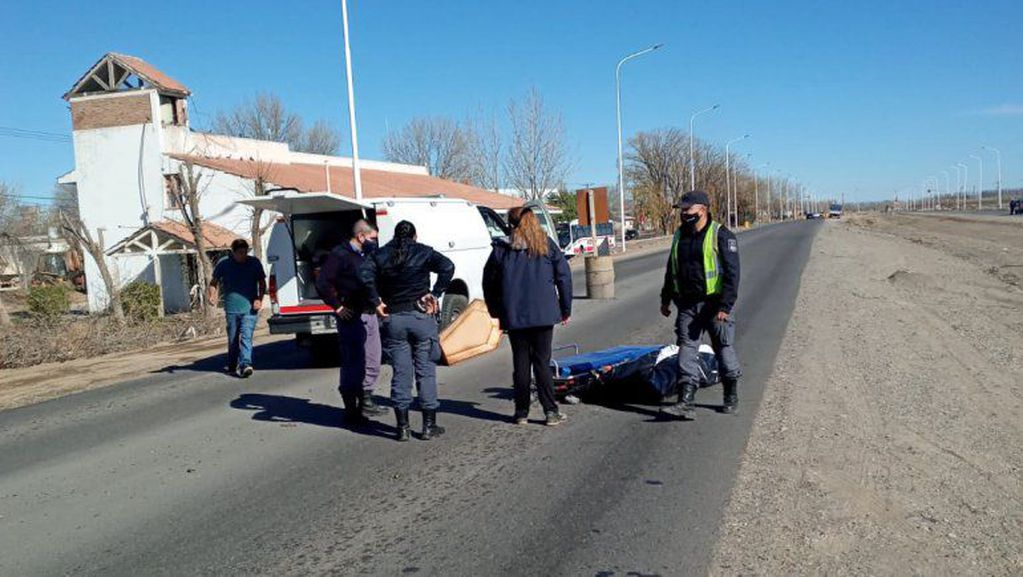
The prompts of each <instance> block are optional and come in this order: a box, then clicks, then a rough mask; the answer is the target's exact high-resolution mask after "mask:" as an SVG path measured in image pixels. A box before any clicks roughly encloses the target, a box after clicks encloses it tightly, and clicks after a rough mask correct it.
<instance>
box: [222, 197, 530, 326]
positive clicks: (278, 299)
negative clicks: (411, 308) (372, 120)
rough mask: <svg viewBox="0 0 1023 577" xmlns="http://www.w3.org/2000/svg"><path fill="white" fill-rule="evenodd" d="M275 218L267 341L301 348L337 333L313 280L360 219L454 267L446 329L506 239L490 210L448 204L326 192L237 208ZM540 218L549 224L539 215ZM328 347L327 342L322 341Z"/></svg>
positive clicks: (476, 293) (444, 311)
mask: <svg viewBox="0 0 1023 577" xmlns="http://www.w3.org/2000/svg"><path fill="white" fill-rule="evenodd" d="M239 202H240V203H242V204H247V205H249V206H253V207H258V208H262V209H265V210H271V211H275V212H278V213H280V215H281V216H280V217H279V218H278V219H277V221H276V222H275V223H274V226H273V228H272V229H271V231H270V237H269V242H268V245H267V249H266V260H267V263H268V264H269V266H270V271H269V275H268V276H269V278H268V282H267V285H268V292H269V296H270V305H271V313H272V314H271V317H270V320H269V326H270V333H271V334H294V335H295V336H296V338H297V340H298V342H299V344H300V345H303V346H306V345H313V344H316V341H317V338H316V337H320V336H322V335H333V334H334V333H336V327H335V324H334V322H335V321H334V315H333V311H332V310H331V308H330V307H329V306H327V305H326V304H324V303H323V301H322V300H321V299H320V297H319V294H318V293H317V291H316V275H317V273H318V272H319V267H320V266H321V265H322V264H323V261H324V260H325V259H326V256H327V255H328V254H329V253H330V251H331V250H332V249H333V248H334V247H335V246H337V245H339V244H340V243H342V242H347V240H348V237H349V234H350V232H351V230H352V225H353V224H354V223H355V221H356V220H358V219H360V218H366V219H367V220H368V221H370V222H372V223H374V224H376V226H377V228H378V229H379V231H380V244H381V245H383V244H386V243H387V242H388V241H390V240H391V238H392V237H393V236H394V227H395V225H397V224H398V223H399V222H401V221H403V220H408V221H410V222H412V224H414V225H415V226H416V231H417V233H418V236H419V242H421V243H423V244H426V245H429V246H431V247H433V248H434V249H436V250H437V251H439V252H441V253H443V254H444V255H445V256H447V257H448V258H450V259H451V260H452V261H453V262H454V263H455V276H454V279H453V280H452V282H451V286H450V287H449V288H448V291H447V293H445V295H444V297H443V298H442V299H441V313H440V324H441V326H442V327H444V326H447V325H448V324H450V323H451V321H453V320H454V319H455V318H457V317H458V315H459V314H461V313H462V311H463V310H465V307H466V305H468V304H469V302H470V301H471V300H474V299H478V298H479V299H481V298H483V266H484V264H486V261H487V258H488V257H489V256H490V245H491V242H492V240H493V239H494V238H497V237H499V236H504V235H507V234H508V228H507V225H506V224H505V222H504V220H503V219H502V217H501V216H500V215H499V214H498V213H496V212H495V211H493V210H490V209H488V208H485V207H477V206H476V205H473V204H472V203H470V202H468V201H466V200H461V199H451V198H374V199H368V200H363V201H356V200H353V199H349V198H345V197H342V196H338V195H336V194H331V193H327V192H314V193H301V192H298V191H295V190H284V191H278V192H274V193H272V194H271V195H269V196H264V197H259V198H254V199H247V200H242V201H239ZM543 218H544V219H545V220H549V218H550V217H549V215H547V214H546V213H544V215H543ZM321 342H323V343H324V344H327V345H330V343H332V342H333V339H332V338H331V339H324V340H323V341H321Z"/></svg>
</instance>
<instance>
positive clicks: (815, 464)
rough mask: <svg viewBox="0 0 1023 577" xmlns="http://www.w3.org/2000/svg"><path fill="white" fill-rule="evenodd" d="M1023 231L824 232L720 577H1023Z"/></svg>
mask: <svg viewBox="0 0 1023 577" xmlns="http://www.w3.org/2000/svg"><path fill="white" fill-rule="evenodd" d="M1021 275H1023V220H1009V219H1008V218H1006V217H992V218H983V217H977V218H972V217H952V218H949V217H945V216H913V215H895V216H888V217H880V216H865V215H862V216H858V217H855V218H853V219H850V220H849V221H844V222H827V223H825V224H824V227H823V229H822V230H821V232H820V234H819V236H818V237H817V240H816V241H815V244H814V247H813V253H812V257H811V260H810V262H809V264H808V265H807V268H806V270H805V272H804V275H803V279H802V286H801V289H800V294H799V297H798V301H797V309H796V313H795V314H794V316H793V318H792V320H791V323H790V325H789V330H788V332H787V335H786V338H785V341H784V342H783V344H782V351H781V354H780V355H779V361H778V365H777V366H776V369H775V373H774V375H773V376H772V378H771V381H770V382H769V383H768V387H767V390H766V393H765V397H764V400H763V403H762V405H761V407H760V409H759V413H758V416H757V420H756V423H755V425H754V430H753V433H752V435H751V437H750V441H749V445H748V450H747V455H746V457H745V459H744V461H743V464H742V467H741V471H740V475H739V478H738V480H737V483H736V486H735V488H734V490H733V495H732V499H731V503H730V505H729V509H728V511H727V514H726V521H725V524H724V527H723V529H722V538H721V541H720V543H719V545H718V547H717V550H716V551H715V561H714V563H713V565H712V567H713V569H712V570H711V574H713V575H1021V574H1023V471H1021V468H1023V291H1021V290H1020V282H1021Z"/></svg>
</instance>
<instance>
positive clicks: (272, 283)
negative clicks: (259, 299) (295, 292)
mask: <svg viewBox="0 0 1023 577" xmlns="http://www.w3.org/2000/svg"><path fill="white" fill-rule="evenodd" d="M266 292H267V294H268V295H270V313H271V314H273V315H279V314H281V306H280V305H279V304H277V275H275V274H271V275H270V278H268V279H267V281H266Z"/></svg>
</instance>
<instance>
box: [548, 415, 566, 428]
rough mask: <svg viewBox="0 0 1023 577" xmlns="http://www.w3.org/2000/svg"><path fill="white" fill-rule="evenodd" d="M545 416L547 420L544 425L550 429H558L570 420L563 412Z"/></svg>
mask: <svg viewBox="0 0 1023 577" xmlns="http://www.w3.org/2000/svg"><path fill="white" fill-rule="evenodd" d="M545 414H546V416H547V420H546V421H544V424H545V425H547V426H548V427H556V426H558V425H560V424H561V423H564V422H565V421H567V420H568V416H567V415H565V413H562V412H561V411H551V412H549V413H545Z"/></svg>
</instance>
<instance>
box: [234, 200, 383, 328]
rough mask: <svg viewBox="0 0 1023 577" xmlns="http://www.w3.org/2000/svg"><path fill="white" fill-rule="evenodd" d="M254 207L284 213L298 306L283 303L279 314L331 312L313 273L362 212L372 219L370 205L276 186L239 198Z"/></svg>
mask: <svg viewBox="0 0 1023 577" xmlns="http://www.w3.org/2000/svg"><path fill="white" fill-rule="evenodd" d="M238 203H239V204H244V205H247V206H251V207H254V208H259V209H263V210H268V211H273V212H277V213H280V214H281V215H283V216H284V217H286V221H285V222H286V223H287V225H288V232H289V233H290V235H291V244H292V247H293V251H294V255H293V256H294V261H295V277H296V281H297V282H298V299H299V302H298V303H297V306H282V307H281V308H280V312H281V314H284V315H289V314H308V313H324V312H330V308H329V307H327V306H326V305H324V304H323V301H322V300H320V297H319V294H317V291H316V274H317V273H318V271H319V267H320V266H321V265H322V264H323V261H324V260H325V259H326V257H327V255H328V254H330V251H331V250H332V249H333V248H334V247H335V246H338V245H339V244H340V243H342V242H345V241H346V240H347V239H348V231H350V230H351V228H352V224H354V223H355V221H356V220H358V219H360V218H363V216H364V215H365V216H366V217H367V218H369V219H370V220H373V209H374V207H373V205H372V204H371V203H368V202H364V201H360V200H355V199H352V198H348V197H344V196H341V195H338V194H334V193H330V192H299V191H297V190H294V189H286V190H277V191H274V192H271V193H270V194H268V195H266V196H260V197H256V198H249V199H245V200H239V201H238Z"/></svg>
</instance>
